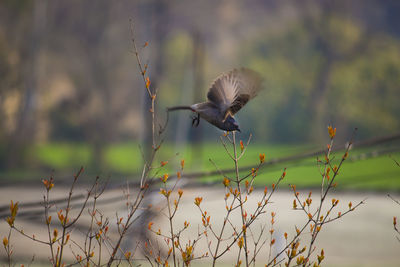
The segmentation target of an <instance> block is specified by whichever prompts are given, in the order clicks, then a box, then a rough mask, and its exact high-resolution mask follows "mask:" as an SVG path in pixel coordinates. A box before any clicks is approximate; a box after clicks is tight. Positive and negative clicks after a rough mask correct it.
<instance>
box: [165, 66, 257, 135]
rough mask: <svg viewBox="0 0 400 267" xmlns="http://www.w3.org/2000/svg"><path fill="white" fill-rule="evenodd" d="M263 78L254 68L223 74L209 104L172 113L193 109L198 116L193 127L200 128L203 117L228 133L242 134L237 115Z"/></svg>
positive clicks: (210, 95)
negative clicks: (236, 118) (235, 116)
mask: <svg viewBox="0 0 400 267" xmlns="http://www.w3.org/2000/svg"><path fill="white" fill-rule="evenodd" d="M261 83H262V79H261V76H260V75H259V74H258V73H257V72H255V71H253V70H250V69H247V68H241V69H234V70H231V71H229V72H227V73H224V74H221V75H220V76H219V77H217V79H215V81H214V82H213V83H212V85H211V87H210V89H209V90H208V93H207V101H206V102H202V103H197V104H193V105H191V106H176V107H171V108H168V111H174V110H182V109H186V110H191V111H193V112H195V113H196V114H197V116H196V117H194V118H193V121H192V125H193V126H198V125H199V123H200V118H203V119H204V120H206V121H208V122H209V123H211V124H212V125H214V126H216V127H218V128H219V129H221V130H224V131H239V132H240V129H239V125H238V124H237V122H236V120H235V118H234V115H235V114H236V113H237V112H238V111H239V110H240V109H241V108H242V107H243V106H244V105H245V104H246V103H247V102H248V101H249V100H250V99H252V98H254V97H255V96H256V95H257V93H258V92H259V91H260V89H261Z"/></svg>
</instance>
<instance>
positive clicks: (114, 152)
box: [2, 142, 400, 191]
mask: <svg viewBox="0 0 400 267" xmlns="http://www.w3.org/2000/svg"><path fill="white" fill-rule="evenodd" d="M318 149H320V147H316V146H310V145H289V144H285V145H278V144H272V145H268V144H254V143H253V144H251V145H250V146H249V147H248V149H247V151H246V154H245V155H244V156H243V157H242V159H241V161H240V162H239V163H240V166H243V167H246V166H249V170H250V169H251V168H250V166H252V165H256V164H257V163H258V161H259V154H260V153H265V155H266V162H268V161H271V160H273V159H277V158H281V157H285V156H290V155H296V154H299V153H304V152H308V151H314V150H318ZM379 149H380V148H370V149H354V150H352V151H351V152H350V157H349V159H348V160H346V161H345V163H344V165H343V168H342V169H341V171H340V175H339V176H338V177H337V183H338V187H339V188H342V189H343V188H344V189H355V190H360V189H367V190H385V191H400V167H398V166H397V165H396V164H395V162H394V161H393V160H392V159H391V158H390V157H389V156H388V154H382V155H379V156H375V157H372V156H371V152H372V151H376V150H379ZM239 150H240V149H239ZM341 153H342V152H339V153H336V154H334V156H335V159H340V158H341ZM363 153H367V157H365V158H364V159H360V158H363V157H360V155H362V154H363ZM368 155H369V156H368ZM391 155H392V157H393V158H395V159H398V160H400V152H396V153H393V154H391ZM28 156H29V158H30V160H31V161H32V162H33V164H32V170H30V169H29V168H31V167H30V166H29V167H28V168H27V169H26V170H25V169H19V170H17V171H14V172H7V173H5V174H2V176H7V177H6V178H9V179H29V178H31V179H33V178H32V177H37V176H40V175H43V171H44V170H52V169H54V170H55V174H56V177H57V173H60V172H63V173H67V172H72V171H76V170H77V169H78V168H79V167H80V166H84V167H85V168H86V169H88V172H89V173H90V174H95V175H97V174H100V175H107V176H110V177H111V178H115V177H132V176H137V174H138V173H140V171H141V168H142V166H143V165H142V164H143V161H142V156H141V152H140V150H139V147H138V144H137V143H133V142H128V143H120V144H114V145H109V146H107V147H105V149H104V152H103V155H102V158H103V164H102V165H101V166H100V167H99V166H97V167H93V166H92V165H91V159H92V157H93V154H92V150H91V148H90V146H89V145H86V144H71V143H50V144H40V145H35V146H32V147H31V148H30V149H29V154H28ZM352 156H359V157H357V160H355V159H354V157H352ZM181 159H185V172H186V173H190V172H198V171H214V170H215V166H214V164H212V163H211V161H210V159H211V160H212V161H213V162H214V163H215V164H216V165H217V166H218V168H220V169H229V168H233V166H234V165H233V162H232V160H231V159H230V158H229V156H228V155H227V153H226V151H225V148H224V147H223V146H222V144H221V143H220V142H214V143H211V142H210V143H207V144H205V145H193V146H186V147H182V146H174V145H171V144H165V145H164V146H163V147H162V148H161V149H160V150H159V154H158V157H157V159H156V163H158V162H160V161H161V160H162V161H168V164H167V165H166V166H165V167H164V168H163V169H160V170H159V171H160V173H170V174H171V173H175V172H176V170H178V168H179V162H180V160H181ZM336 161H338V160H336ZM38 167H40V171H39V170H37V169H38ZM285 167H286V168H287V171H286V172H287V175H286V177H285V180H284V182H283V186H284V187H287V185H288V184H296V185H297V186H298V187H303V188H304V187H318V186H319V185H320V183H321V176H320V174H319V167H318V165H317V161H316V158H307V159H303V160H299V161H293V162H286V163H281V164H275V165H268V166H265V167H263V168H262V169H261V170H260V173H259V176H258V177H257V179H256V185H258V186H264V185H270V184H271V183H273V182H274V181H276V180H277V178H278V177H279V176H280V174H281V173H282V170H283V168H285ZM96 168H99V169H96ZM242 173H243V175H244V174H245V172H242ZM196 179H197V181H204V182H210V181H219V180H221V179H222V178H221V177H220V175H214V176H208V177H201V178H196Z"/></svg>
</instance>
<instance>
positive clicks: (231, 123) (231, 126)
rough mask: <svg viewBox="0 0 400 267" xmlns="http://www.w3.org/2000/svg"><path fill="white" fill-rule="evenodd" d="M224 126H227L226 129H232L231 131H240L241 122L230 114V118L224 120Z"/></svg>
mask: <svg viewBox="0 0 400 267" xmlns="http://www.w3.org/2000/svg"><path fill="white" fill-rule="evenodd" d="M224 128H225V130H227V131H230V132H232V131H238V132H240V129H239V124H238V123H237V122H236V121H235V119H234V118H233V117H231V116H228V118H226V120H225V122H224Z"/></svg>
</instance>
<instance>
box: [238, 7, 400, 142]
mask: <svg viewBox="0 0 400 267" xmlns="http://www.w3.org/2000/svg"><path fill="white" fill-rule="evenodd" d="M340 3H342V2H340V1H337V2H330V1H321V2H320V3H319V4H316V2H314V1H311V2H309V3H308V5H303V4H302V6H301V7H299V9H302V10H303V11H302V14H303V17H302V21H303V23H297V24H296V25H293V26H292V27H291V28H289V29H287V30H286V31H282V32H281V33H278V34H276V35H275V36H268V37H264V36H266V35H260V36H259V37H258V38H257V40H256V41H255V42H254V43H252V44H250V46H249V47H250V48H249V49H248V50H246V51H245V53H246V55H249V54H250V55H252V56H250V57H248V56H246V59H245V62H248V64H250V65H253V66H254V68H256V69H258V70H259V71H260V72H261V73H264V75H265V77H266V87H267V88H269V89H268V90H271V91H274V92H273V93H270V94H269V99H268V100H267V101H266V102H265V105H264V106H263V107H262V108H264V109H267V112H265V114H266V116H265V118H264V123H265V125H266V126H265V127H262V128H261V131H265V132H267V134H268V136H269V138H270V139H272V140H276V141H307V140H308V141H310V140H312V141H315V140H323V132H324V131H325V128H324V126H327V125H328V124H331V123H334V124H335V125H340V128H342V129H346V130H347V131H351V130H352V129H353V128H354V127H363V128H366V125H369V127H367V128H368V129H369V130H368V131H367V132H368V134H367V133H365V135H369V136H370V135H379V134H382V133H381V132H380V131H381V129H382V127H376V126H377V123H378V124H381V125H382V126H383V124H384V125H385V127H384V129H385V130H386V131H387V132H393V131H396V130H399V121H398V119H395V117H396V116H397V115H395V114H398V109H397V108H395V107H394V106H393V105H392V104H389V103H392V102H393V101H391V99H389V98H392V97H393V96H395V95H398V93H396V92H394V91H398V87H397V86H396V85H395V84H396V82H397V78H394V77H396V74H397V72H398V71H399V67H400V66H399V65H398V64H395V62H400V61H398V53H399V47H400V46H399V41H398V40H396V39H394V38H390V37H389V36H388V35H385V34H382V33H380V32H376V31H372V30H371V29H367V28H365V26H363V25H364V24H363V23H361V22H360V21H356V20H354V19H349V18H348V17H345V16H344V14H343V12H344V10H343V8H348V7H346V6H345V7H344V6H343V5H341V4H340ZM316 7H318V8H319V9H317V11H316V10H315V8H316ZM382 48H385V52H382V50H381V49H382ZM250 51H251V52H250ZM389 53H390V55H391V56H388V55H387V54H389ZM378 55H379V56H378ZM378 58H379V59H378ZM375 60H376V61H377V62H379V64H377V63H374V61H375ZM366 70H368V71H369V74H370V75H365V72H366ZM339 73H340V75H343V76H342V77H341V76H340V75H339ZM361 73H362V74H363V75H364V79H365V80H368V83H365V82H363V83H362V84H363V89H361V88H360V84H356V83H355V81H358V80H359V78H357V77H359V76H360V75H362V74H361ZM378 73H380V74H381V76H378V75H377V74H378ZM383 77H385V78H383ZM383 80H384V81H385V82H383V83H382V81H383ZM360 83H361V81H360ZM382 84H383V85H382ZM389 84H390V85H389ZM382 87H383V88H387V89H386V90H385V91H382ZM388 88H390V89H388ZM374 92H380V93H379V94H377V93H374ZM368 99H369V100H368ZM378 99H382V101H381V103H380V104H379V105H376V104H372V103H377V102H376V101H377V100H378ZM383 99H384V100H383ZM345 103H351V106H350V104H349V105H347V106H346V105H345ZM367 103H369V104H368V105H369V106H371V107H373V106H375V107H376V109H375V110H374V112H373V113H371V112H366V110H365V108H366V106H365V105H366V104H367ZM384 103H386V105H385V104H384ZM344 106H346V107H347V109H344ZM258 109H260V110H261V108H260V107H259V108H258ZM354 111H357V112H354ZM368 111H371V109H369V110H368ZM378 111H379V112H378ZM356 113H357V115H356V116H357V117H355V114H356ZM366 114H368V116H366ZM389 121H390V123H389ZM346 130H345V131H346ZM259 135H261V132H259Z"/></svg>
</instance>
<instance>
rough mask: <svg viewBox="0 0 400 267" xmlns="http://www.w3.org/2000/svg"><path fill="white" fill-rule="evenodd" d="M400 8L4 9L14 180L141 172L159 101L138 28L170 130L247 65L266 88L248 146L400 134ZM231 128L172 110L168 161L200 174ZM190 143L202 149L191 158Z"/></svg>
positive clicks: (257, 4)
mask: <svg viewBox="0 0 400 267" xmlns="http://www.w3.org/2000/svg"><path fill="white" fill-rule="evenodd" d="M399 12H400V2H399V1H378V0H355V1H346V0H337V1H317V0H308V1H263V0H254V1H236V0H235V1H233V0H229V1H228V0H224V1H210V0H206V1H175V0H173V1H167V0H136V1H126V0H125V1H117V2H115V1H106V0H89V1H49V0H37V1H28V0H20V1H14V0H4V1H1V2H0V77H1V82H0V173H1V176H2V179H3V178H4V179H5V178H10V179H11V178H12V179H14V177H24V178H26V176H27V174H26V173H27V172H26V170H28V169H29V170H32V169H35V170H39V171H40V173H42V171H49V170H51V169H56V170H57V171H58V170H69V169H72V168H75V167H76V166H79V165H85V166H88V167H89V168H90V169H91V170H92V171H93V172H94V173H99V172H100V171H109V170H113V171H114V172H120V173H123V174H124V173H136V172H137V171H138V170H139V169H140V165H141V156H140V152H139V149H138V145H137V144H138V143H142V144H143V143H146V142H148V130H147V129H148V128H149V126H148V125H147V123H146V122H147V121H148V117H147V116H148V106H147V104H148V103H146V98H145V95H144V87H143V83H142V81H141V76H140V73H139V71H138V67H137V66H136V63H135V58H134V55H133V53H132V43H131V38H132V35H131V31H130V19H132V20H133V22H134V29H135V37H136V39H137V41H138V43H139V44H140V53H142V57H143V59H145V63H147V64H148V65H149V73H150V78H151V83H152V86H154V87H156V88H158V89H159V94H158V106H157V109H158V114H159V115H160V117H159V118H158V120H159V122H160V123H161V122H163V121H164V120H165V116H166V114H165V113H164V110H165V107H167V106H173V105H181V104H190V103H194V102H200V101H203V100H205V95H206V92H207V90H208V85H209V84H210V83H211V82H212V81H213V79H215V77H216V76H217V75H219V74H220V73H221V72H224V71H227V70H230V69H232V68H234V67H240V66H246V67H250V68H253V69H255V70H257V71H258V72H260V74H261V75H262V76H263V78H264V79H265V82H264V90H263V91H262V92H261V93H260V95H259V96H258V97H257V98H256V99H254V101H252V102H250V104H249V105H247V106H246V107H245V108H244V109H243V110H242V111H241V112H240V113H239V114H238V116H237V117H238V120H239V122H240V125H241V129H242V130H243V132H244V133H243V137H242V138H243V139H244V138H245V136H246V134H248V133H250V132H251V133H253V134H254V140H255V142H256V143H257V144H258V146H259V148H261V147H262V146H260V144H263V145H264V148H265V149H267V148H270V147H271V145H272V147H273V144H280V145H281V146H280V147H281V148H282V149H281V150H279V149H278V150H274V149H272V150H271V151H273V152H275V155H271V157H278V156H279V155H281V154H280V152H279V151H282V150H283V151H287V145H288V144H296V145H293V149H292V150H290V151H291V152H296V151H300V150H298V148H299V147H301V148H303V149H305V148H308V149H311V148H317V147H321V146H322V145H323V144H325V142H326V141H327V140H326V127H327V125H330V124H332V125H335V127H337V128H338V141H339V142H344V141H345V140H347V139H348V138H349V136H350V135H351V133H352V131H353V129H354V128H355V127H358V129H359V131H358V135H357V138H358V139H359V140H364V139H367V138H372V137H378V136H383V135H391V134H395V133H398V132H399V131H400V116H399V114H400V105H399V100H400V88H399V87H400V17H399V16H398V14H399ZM145 42H148V45H145ZM145 46H146V47H145ZM219 132H220V131H219V130H217V129H215V128H213V127H212V126H210V125H208V124H207V123H205V122H201V123H200V126H199V127H198V128H196V129H193V128H191V120H190V114H188V113H187V112H180V113H174V114H171V117H170V123H169V126H168V129H167V139H166V144H167V146H169V148H168V149H167V151H168V152H170V154H168V155H167V154H166V155H163V156H164V157H171V155H174V153H177V152H181V153H182V155H185V156H186V157H189V158H193V168H194V169H201V168H202V167H204V166H203V165H202V164H203V163H201V162H202V161H197V163H195V162H196V159H202V158H207V157H210V155H209V154H210V150H212V149H213V146H215V145H216V143H217V141H218V135H219ZM186 144H197V145H194V149H192V150H191V151H192V152H190V151H189V152H182V151H187V146H186ZM198 144H205V145H198ZM282 144H285V145H282ZM259 150H261V149H259ZM205 151H207V155H204V154H205V153H206V152H205ZM259 152H265V151H259ZM267 152H268V151H267ZM254 153H255V155H256V153H258V151H257V152H254ZM211 154H212V153H211ZM286 154H287V153H286V152H284V153H283V154H282V155H286ZM182 155H180V156H179V157H181V156H182ZM163 159H165V158H163ZM30 175H31V176H32V175H33V174H32V172H30ZM33 176H34V175H33Z"/></svg>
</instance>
